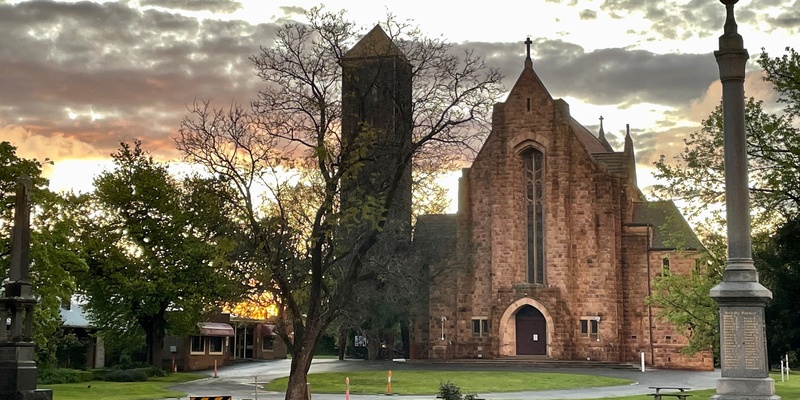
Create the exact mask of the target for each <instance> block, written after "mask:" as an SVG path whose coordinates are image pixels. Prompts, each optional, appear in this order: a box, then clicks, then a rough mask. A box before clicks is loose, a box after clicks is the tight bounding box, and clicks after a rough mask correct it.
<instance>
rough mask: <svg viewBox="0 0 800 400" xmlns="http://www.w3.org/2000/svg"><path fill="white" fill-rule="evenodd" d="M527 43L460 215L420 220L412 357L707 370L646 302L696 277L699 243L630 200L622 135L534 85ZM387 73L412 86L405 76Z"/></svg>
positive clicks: (671, 214) (672, 219)
mask: <svg viewBox="0 0 800 400" xmlns="http://www.w3.org/2000/svg"><path fill="white" fill-rule="evenodd" d="M364 42H368V43H372V47H375V48H382V49H392V50H391V51H388V52H383V53H384V54H385V55H383V56H381V57H383V59H384V61H385V59H386V58H387V57H388V58H390V59H391V60H392V63H391V65H395V64H397V65H406V64H407V62H406V61H405V59H404V58H403V56H402V54H400V53H399V51H397V48H396V47H394V45H393V44H392V43H391V42H390V41H389V39H388V37H386V35H385V33H383V31H381V30H380V28H377V27H376V29H373V30H372V31H371V32H370V33H369V34H368V35H367V36H365V37H364V39H362V41H361V43H359V44H358V45H356V47H355V48H354V50H357V49H359V48H361V49H362V53H363V47H364V45H363V43H364ZM376 43H377V45H376ZM530 45H531V42H530V40H528V41H526V46H527V57H525V59H524V60H520V64H521V67H522V71H521V73H520V75H519V78H518V79H517V81H516V83H515V84H514V86H513V88H512V89H511V91H510V93H509V94H508V97H507V99H506V100H505V102H502V103H498V104H496V105H495V106H494V111H493V115H492V127H491V132H490V134H489V135H488V138H487V139H486V141H485V143H484V144H483V147H482V148H481V149H480V151H479V153H478V155H477V156H476V158H475V160H474V162H473V163H472V165H471V166H470V167H469V168H464V169H463V170H462V177H461V178H460V183H459V195H458V203H459V204H458V212H457V213H456V214H447V215H424V216H421V217H419V218H418V220H417V225H416V227H415V229H414V232H413V243H412V248H413V249H415V251H417V252H419V254H420V258H421V260H422V262H423V263H424V265H425V267H426V268H425V270H426V273H427V274H428V277H427V280H428V281H429V282H430V287H429V290H427V297H426V298H424V299H421V304H422V308H423V311H422V313H421V314H422V316H421V317H419V318H418V319H417V320H416V321H415V322H414V323H413V326H412V329H411V332H410V335H411V346H410V357H411V358H440V359H442V358H443V359H478V358H485V359H488V358H503V357H517V358H543V359H552V360H583V361H585V360H594V361H598V362H615V363H638V362H639V360H640V357H641V355H642V354H644V357H645V362H646V363H647V364H648V365H650V366H654V367H660V368H681V369H705V370H710V369H713V360H712V357H711V354H710V353H709V352H706V353H698V354H697V355H695V356H686V355H683V354H681V353H680V352H679V350H680V348H681V347H683V346H685V345H686V343H687V338H686V337H684V336H683V335H681V334H680V333H679V332H676V331H675V329H674V328H673V327H672V326H671V325H670V324H668V323H666V322H664V321H661V320H659V319H658V318H657V316H656V313H657V310H656V309H655V307H654V306H649V305H648V304H647V303H646V301H645V298H646V297H647V296H648V294H650V291H651V283H652V280H653V279H654V278H655V277H656V276H658V275H660V274H665V273H689V272H690V271H691V270H692V269H694V268H696V262H697V261H696V260H697V258H698V253H699V251H700V250H701V249H702V245H701V244H700V242H699V241H698V240H697V238H696V236H695V235H694V233H693V232H692V230H691V228H690V227H689V226H688V224H687V223H686V221H685V219H684V218H683V217H682V216H681V214H680V213H679V211H678V210H677V208H676V207H675V205H674V204H673V203H672V202H666V201H657V202H653V201H647V200H646V199H645V197H644V196H643V194H642V193H641V191H640V190H639V187H638V186H637V182H636V163H635V157H634V145H633V141H632V139H631V136H630V133H629V132H628V133H627V135H626V136H625V141H624V147H623V149H622V151H616V150H615V149H613V148H612V146H611V145H610V144H609V142H608V141H607V140H606V137H605V133H604V128H603V124H602V119H601V124H600V129H599V132H598V133H597V134H596V135H595V134H594V133H593V132H591V131H589V130H588V129H586V128H585V127H584V126H583V125H581V124H580V123H579V122H578V121H576V120H575V119H574V118H573V117H572V116H571V115H570V110H569V105H568V104H567V103H566V102H565V101H564V100H562V99H554V98H553V97H552V96H551V95H550V93H549V92H548V91H547V89H546V87H545V85H544V84H543V83H542V81H541V80H540V79H539V77H538V76H537V74H536V72H535V70H534V63H533V61H532V59H531V57H530ZM354 53H358V52H354ZM361 56H363V54H361ZM351 59H352V57H351ZM359 59H360V60H361V61H359V62H361V63H364V62H366V63H369V62H373V61H365V60H367V59H372V60H377V58H369V57H360V58H359ZM374 62H377V61H374ZM403 63H406V64H403ZM382 65H386V64H385V63H383V64H382ZM392 70H397V71H400V72H399V73H398V75H397V76H396V78H398V79H401V80H402V79H410V76H409V75H408V74H406V73H405V72H407V68H396V69H392ZM345 79H347V77H345ZM396 80H397V79H394V80H393V82H394V81H396ZM389 86H390V88H389V89H387V90H388V92H389V93H388V96H391V98H396V97H397V95H396V93H394V94H392V93H391V91H392V90H394V89H391V88H397V87H400V86H398V85H397V84H396V83H393V84H392V85H389ZM346 87H347V85H346V84H343V88H346ZM385 91H386V90H385ZM343 92H344V93H345V94H344V96H343V108H345V106H347V102H348V101H349V100H348V99H347V98H346V97H347V94H348V91H347V90H346V89H345V90H344V91H343ZM367 97H368V96H361V98H362V99H363V98H367ZM373 97H375V96H373ZM378 97H379V96H378ZM376 100H379V99H378V98H377V97H376ZM398 107H400V108H402V106H398ZM361 108H362V109H364V107H363V106H362V107H361ZM402 111H407V110H402V109H401V110H400V112H397V111H395V112H393V113H392V115H397V114H400V115H404V112H402ZM345 114H347V113H345ZM383 115H388V114H385V113H384V114H383ZM343 118H344V120H345V121H346V119H347V118H348V117H347V115H345V116H344V117H343ZM361 118H362V119H363V118H364V117H363V116H362V117H361ZM381 121H383V122H381V124H382V126H384V128H385V130H387V131H392V130H394V132H395V134H396V132H397V130H398V129H401V130H404V129H407V128H404V127H405V126H407V121H405V122H404V121H400V122H393V123H387V122H386V120H381ZM343 125H345V124H344V123H343ZM409 134H410V132H409ZM346 136H347V133H346V132H344V130H343V137H346ZM389 136H390V137H391V135H389ZM400 143H401V144H400V145H403V144H402V143H403V142H402V140H401V141H400ZM405 190H407V191H408V193H410V190H411V189H410V183H409V185H408V187H407V188H406V189H405ZM404 199H405V202H407V201H408V200H407V199H406V198H405V197H404ZM395 214H396V213H395ZM409 215H410V214H409ZM406 218H409V217H406V216H403V217H402V218H401V219H402V220H406Z"/></svg>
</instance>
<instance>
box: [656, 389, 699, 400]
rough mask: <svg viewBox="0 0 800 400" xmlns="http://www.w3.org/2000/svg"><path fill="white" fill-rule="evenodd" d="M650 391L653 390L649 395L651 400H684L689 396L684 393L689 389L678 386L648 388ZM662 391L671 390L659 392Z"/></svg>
mask: <svg viewBox="0 0 800 400" xmlns="http://www.w3.org/2000/svg"><path fill="white" fill-rule="evenodd" d="M650 389H653V390H655V391H656V392H655V393H650V396H653V400H663V398H664V397H676V398H677V399H678V400H686V399H687V398H688V397H689V396H691V394H689V393H686V391H687V390H689V389H691V388H687V387H679V386H650ZM662 390H672V392H666V393H663V392H661V391H662Z"/></svg>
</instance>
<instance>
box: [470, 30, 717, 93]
mask: <svg viewBox="0 0 800 400" xmlns="http://www.w3.org/2000/svg"><path fill="white" fill-rule="evenodd" d="M463 46H464V47H471V48H475V49H476V51H477V52H478V53H479V54H483V55H485V57H486V59H487V61H488V62H489V63H490V64H491V65H493V66H496V67H498V68H499V69H500V70H501V72H503V74H504V75H505V76H506V81H505V83H506V85H507V86H508V87H511V85H513V84H514V81H515V80H516V79H517V77H518V76H519V73H520V70H521V69H522V64H523V60H524V51H525V48H524V46H523V45H522V44H521V43H519V44H508V43H477V42H469V43H464V44H463ZM533 53H534V57H533V67H534V69H535V70H536V72H537V74H538V75H539V76H540V77H541V79H542V82H544V83H545V85H546V86H547V88H548V90H549V91H550V92H551V93H552V95H553V96H554V97H563V96H572V97H576V98H579V99H582V100H584V101H586V102H588V103H592V104H621V105H622V106H623V107H624V106H626V105H632V104H637V103H641V102H649V103H654V104H664V105H669V106H679V105H684V104H688V103H689V102H690V101H692V100H693V99H697V98H699V97H700V96H702V94H703V93H704V92H705V90H706V88H708V86H709V84H710V83H711V82H713V81H714V80H716V79H718V78H719V72H718V69H717V65H716V61H715V60H714V57H713V56H712V55H711V54H655V53H651V52H648V51H645V50H627V49H619V48H617V49H598V50H594V51H591V52H585V51H584V49H583V48H582V47H580V46H578V45H575V44H573V43H568V42H564V41H561V40H549V39H537V40H535V44H534V45H533Z"/></svg>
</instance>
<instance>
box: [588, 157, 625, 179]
mask: <svg viewBox="0 0 800 400" xmlns="http://www.w3.org/2000/svg"><path fill="white" fill-rule="evenodd" d="M592 157H594V159H595V160H597V161H599V162H601V163H603V164H605V165H606V167H608V172H611V173H614V174H622V173H623V172H625V153H592Z"/></svg>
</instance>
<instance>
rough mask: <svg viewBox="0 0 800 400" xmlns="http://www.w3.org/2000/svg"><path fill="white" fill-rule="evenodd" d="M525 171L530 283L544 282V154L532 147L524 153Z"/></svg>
mask: <svg viewBox="0 0 800 400" xmlns="http://www.w3.org/2000/svg"><path fill="white" fill-rule="evenodd" d="M522 159H523V166H524V169H525V170H524V173H525V213H526V225H525V226H526V237H527V243H526V244H527V253H528V257H527V262H528V283H538V284H544V280H545V271H544V250H545V249H544V228H545V226H544V154H543V153H542V152H541V151H540V150H538V149H530V150H527V151H525V152H524V153H523V154H522Z"/></svg>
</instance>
